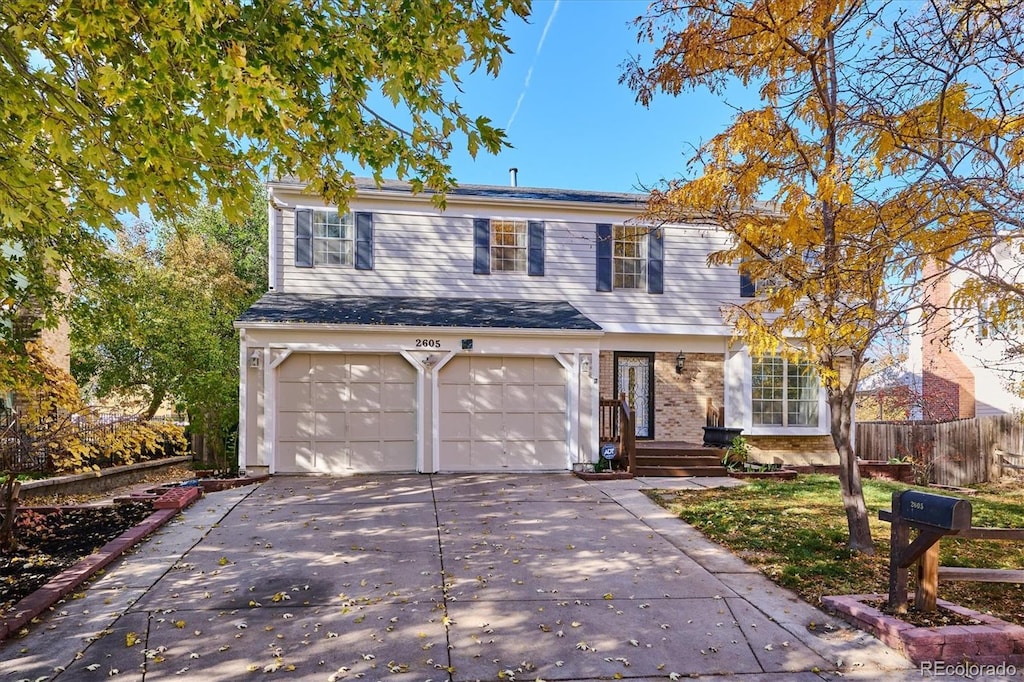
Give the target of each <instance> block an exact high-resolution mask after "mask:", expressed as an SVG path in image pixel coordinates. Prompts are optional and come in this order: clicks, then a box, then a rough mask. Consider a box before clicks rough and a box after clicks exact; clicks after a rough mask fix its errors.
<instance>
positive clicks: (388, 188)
mask: <svg viewBox="0 0 1024 682" xmlns="http://www.w3.org/2000/svg"><path fill="white" fill-rule="evenodd" d="M267 187H268V188H269V189H270V190H271V191H272V192H273V190H281V191H286V192H294V193H302V194H308V192H307V187H308V183H305V182H302V181H301V180H299V179H298V178H296V177H294V176H285V177H282V178H279V179H273V180H269V181H268V182H267ZM355 188H356V194H357V195H358V196H359V197H361V198H381V199H390V200H393V201H409V202H422V201H423V200H424V199H430V198H432V197H433V196H435V195H436V194H438V192H435V191H434V190H431V189H423V190H422V191H421V192H419V193H418V194H414V193H413V191H412V185H411V184H410V183H408V182H404V181H400V180H384V181H383V182H382V183H381V184H380V185H379V186H378V185H377V183H376V181H375V180H374V179H373V178H364V177H357V178H356V179H355ZM310 196H312V195H310ZM445 196H446V198H447V199H449V200H454V201H458V202H460V203H467V204H494V203H506V204H512V205H515V204H529V205H531V206H537V205H541V206H543V205H550V206H566V205H571V206H573V207H574V208H577V209H583V208H587V207H591V208H597V209H599V210H609V209H611V210H617V211H627V212H630V213H632V214H633V215H635V216H637V217H639V216H640V215H641V214H643V213H644V211H645V210H646V208H647V200H648V198H649V195H647V194H642V193H638V192H603V191H594V190H576V189H557V188H551V187H522V186H515V187H512V186H509V185H478V184H464V185H463V184H460V185H456V186H455V187H453V188H452V189H450V190H449V191H448V192H447V193H446V194H445ZM754 211H755V212H760V213H773V212H775V209H774V206H773V204H771V203H769V202H765V201H758V202H755V204H754ZM693 218H694V219H699V216H698V215H697V214H696V213H695V214H694V216H693ZM706 220H707V218H706V217H705V218H703V219H699V221H700V222H701V223H702V224H704V223H705V221H706Z"/></svg>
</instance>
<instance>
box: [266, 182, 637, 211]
mask: <svg viewBox="0 0 1024 682" xmlns="http://www.w3.org/2000/svg"><path fill="white" fill-rule="evenodd" d="M271 184H283V185H295V186H299V187H304V186H305V183H302V182H300V181H299V180H298V178H295V177H284V178H281V179H279V180H272V181H271ZM356 188H357V189H358V190H370V191H379V192H390V193H394V194H409V193H410V192H411V191H412V188H411V186H410V184H409V183H408V182H400V181H398V180H385V181H384V182H383V184H381V186H380V187H378V186H377V183H376V182H374V181H373V179H372V178H356ZM421 194H422V195H424V196H428V197H429V196H431V195H433V194H434V192H433V191H432V190H429V189H424V190H423V191H422V192H421ZM447 195H448V196H450V197H487V198H492V199H529V200H547V201H570V202H579V203H594V204H617V205H628V206H635V207H637V208H643V207H644V206H646V204H647V195H646V194H636V193H630V192H592V191H588V190H576V189H550V188H546V187H511V186H503V185H459V186H458V187H454V188H452V189H451V190H450V191H449V192H448V193H447Z"/></svg>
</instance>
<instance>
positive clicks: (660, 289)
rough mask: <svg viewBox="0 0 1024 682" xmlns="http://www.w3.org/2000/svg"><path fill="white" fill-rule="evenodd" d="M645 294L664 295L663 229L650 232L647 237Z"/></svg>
mask: <svg viewBox="0 0 1024 682" xmlns="http://www.w3.org/2000/svg"><path fill="white" fill-rule="evenodd" d="M647 293H649V294H663V293H665V228H663V227H658V228H655V229H653V230H651V233H650V234H649V235H648V237H647Z"/></svg>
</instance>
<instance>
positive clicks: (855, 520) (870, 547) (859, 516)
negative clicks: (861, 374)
mask: <svg viewBox="0 0 1024 682" xmlns="http://www.w3.org/2000/svg"><path fill="white" fill-rule="evenodd" d="M853 395H854V394H853V390H852V389H851V388H850V387H849V386H847V387H843V388H837V389H834V390H831V391H829V396H828V403H829V409H830V410H831V413H832V414H831V427H832V442H833V443H834V444H835V446H836V451H837V452H838V453H839V488H840V491H841V493H842V498H843V509H844V510H845V512H846V525H847V528H848V529H849V532H850V538H849V540H848V541H847V546H848V547H849V548H850V549H851V550H853V551H854V552H860V553H862V554H867V555H873V554H874V553H875V543H874V541H873V540H872V539H871V526H870V524H869V523H868V509H867V505H866V504H865V503H864V489H863V487H862V486H861V480H860V466H858V464H857V456H856V453H855V452H854V450H853V442H852V438H851V436H852V422H853V411H852V410H853Z"/></svg>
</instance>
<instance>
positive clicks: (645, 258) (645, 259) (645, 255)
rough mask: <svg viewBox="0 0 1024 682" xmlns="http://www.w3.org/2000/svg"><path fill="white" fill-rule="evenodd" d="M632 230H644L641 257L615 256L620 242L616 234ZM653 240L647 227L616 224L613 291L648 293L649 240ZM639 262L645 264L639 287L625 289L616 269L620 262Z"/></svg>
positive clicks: (613, 248)
mask: <svg viewBox="0 0 1024 682" xmlns="http://www.w3.org/2000/svg"><path fill="white" fill-rule="evenodd" d="M630 228H637V229H643V230H645V232H643V233H642V234H641V236H640V256H639V257H636V258H634V257H628V258H627V257H625V256H617V255H615V246H616V244H617V243H618V242H619V241H620V240H619V239H617V238H616V232H617V231H620V230H626V229H630ZM650 238H651V235H650V231H649V230H648V228H646V227H638V226H636V225H623V224H618V223H617V224H614V225H612V291H646V290H647V278H648V276H649V274H650V262H649V258H650V244H649V243H648V240H649V239H650ZM625 260H629V261H631V262H632V261H637V262H640V263H642V264H643V273H642V274H641V276H640V278H639V280H638V281H637V285H636V286H635V287H624V286H619V284H618V281H617V280H618V277H619V274H618V268H617V267H616V266H617V264H618V263H619V262H620V261H625Z"/></svg>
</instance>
